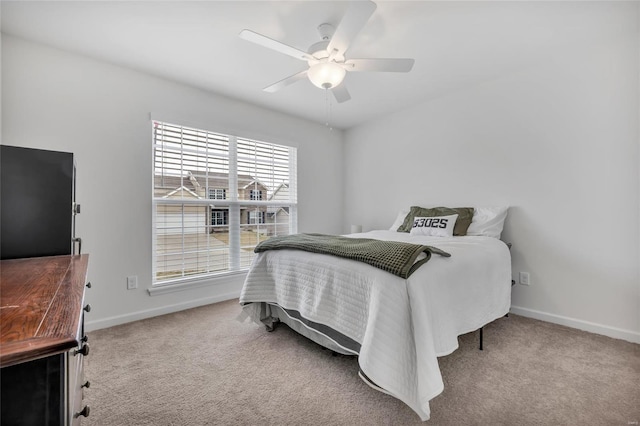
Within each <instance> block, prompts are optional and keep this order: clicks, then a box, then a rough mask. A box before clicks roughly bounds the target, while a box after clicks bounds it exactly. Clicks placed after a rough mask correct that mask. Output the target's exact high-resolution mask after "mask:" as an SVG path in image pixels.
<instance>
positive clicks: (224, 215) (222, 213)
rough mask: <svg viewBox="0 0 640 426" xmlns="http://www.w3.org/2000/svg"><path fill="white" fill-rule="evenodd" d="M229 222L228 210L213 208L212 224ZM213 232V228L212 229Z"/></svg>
mask: <svg viewBox="0 0 640 426" xmlns="http://www.w3.org/2000/svg"><path fill="white" fill-rule="evenodd" d="M228 224H229V211H228V210H214V209H211V226H225V225H228ZM211 231H212V232H213V229H212V230H211Z"/></svg>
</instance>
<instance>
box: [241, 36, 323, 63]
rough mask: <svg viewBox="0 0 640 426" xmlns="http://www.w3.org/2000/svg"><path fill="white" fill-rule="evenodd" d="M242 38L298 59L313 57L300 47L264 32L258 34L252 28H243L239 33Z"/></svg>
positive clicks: (305, 59)
mask: <svg viewBox="0 0 640 426" xmlns="http://www.w3.org/2000/svg"><path fill="white" fill-rule="evenodd" d="M239 36H240V38H242V39H245V40H247V41H250V42H252V43H255V44H259V45H260V46H264V47H266V48H268V49H272V50H275V51H276V52H280V53H284V54H285V55H288V56H292V57H294V58H297V59H301V60H303V61H307V60H309V59H313V57H312V56H311V55H309V54H308V53H307V52H303V51H302V50H300V49H296V48H295V47H291V46H289V45H286V44H284V43H281V42H279V41H277V40H274V39H272V38H269V37H267V36H264V35H262V34H258V33H256V32H253V31H251V30H242V31H240V34H239Z"/></svg>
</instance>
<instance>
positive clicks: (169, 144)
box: [152, 121, 297, 285]
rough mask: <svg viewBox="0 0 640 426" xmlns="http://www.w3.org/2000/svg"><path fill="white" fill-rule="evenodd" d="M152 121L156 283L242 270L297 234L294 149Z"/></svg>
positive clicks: (154, 274) (154, 279)
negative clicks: (278, 239) (274, 242)
mask: <svg viewBox="0 0 640 426" xmlns="http://www.w3.org/2000/svg"><path fill="white" fill-rule="evenodd" d="M152 124H153V148H154V149H153V162H154V167H153V170H154V171H153V173H154V174H153V182H154V185H153V195H152V200H153V281H154V285H163V284H170V283H174V282H176V281H179V280H184V279H187V278H198V277H210V276H215V275H217V274H225V273H233V272H239V271H243V270H246V269H247V268H248V267H249V265H250V264H251V261H252V259H253V256H254V253H253V249H254V248H255V246H256V245H257V244H258V243H259V242H261V241H264V240H266V239H268V238H270V237H272V236H274V235H286V234H290V233H295V232H297V194H296V185H297V182H296V173H297V171H296V149H295V148H291V147H286V146H282V145H276V144H272V143H268V142H262V141H256V140H251V139H245V138H241V137H239V136H235V135H224V134H220V133H214V132H210V131H207V130H200V129H195V128H190V127H184V126H179V125H175V124H169V123H164V122H159V121H153V122H152Z"/></svg>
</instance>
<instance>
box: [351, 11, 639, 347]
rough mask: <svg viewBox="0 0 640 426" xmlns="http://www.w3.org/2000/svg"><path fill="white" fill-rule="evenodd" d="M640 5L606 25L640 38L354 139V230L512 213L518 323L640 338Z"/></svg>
mask: <svg viewBox="0 0 640 426" xmlns="http://www.w3.org/2000/svg"><path fill="white" fill-rule="evenodd" d="M637 8H638V4H637V3H636V4H634V3H627V9H626V10H625V9H624V8H622V9H621V10H620V12H621V13H620V14H619V15H617V16H618V19H619V22H615V21H612V22H605V23H603V25H609V26H611V28H612V29H613V28H618V26H619V28H629V27H631V28H635V29H636V30H635V32H633V31H632V32H629V33H626V34H622V35H620V36H618V37H616V38H614V39H601V40H589V41H588V42H585V43H584V44H581V45H572V46H570V47H569V48H567V49H563V50H562V51H558V52H553V53H551V54H550V55H549V58H548V60H547V61H546V62H544V63H536V64H531V66H529V67H527V68H526V69H521V70H519V71H517V72H511V73H509V74H507V75H503V76H502V77H500V78H496V79H494V80H492V81H487V82H484V83H482V84H478V85H475V86H473V87H467V88H462V89H461V90H459V91H457V92H455V93H449V94H448V95H446V96H443V97H441V98H438V99H433V100H430V101H427V102H424V103H422V104H421V105H419V106H416V107H414V108H411V109H409V110H405V111H402V112H399V113H396V114H394V115H392V116H388V117H384V118H382V119H380V120H377V121H376V122H371V123H367V124H364V125H362V126H359V127H357V128H354V129H351V130H349V131H347V132H346V133H345V165H346V166H347V167H346V168H345V181H346V186H345V193H344V194H345V211H346V215H345V222H344V223H343V230H345V231H346V230H347V229H348V226H349V224H351V223H361V224H363V225H364V228H365V230H367V229H372V228H388V227H389V226H390V225H391V223H392V222H393V219H394V217H395V215H396V213H397V211H398V210H399V209H400V208H402V207H408V206H411V205H446V206H460V207H462V206H482V205H487V206H492V205H510V206H512V208H511V210H510V213H509V217H508V219H507V223H506V230H505V232H504V234H503V239H504V240H505V241H510V242H512V243H513V245H514V246H513V250H512V257H513V263H512V264H513V271H514V277H515V276H516V274H517V271H528V272H530V273H531V283H532V284H531V286H529V287H526V286H521V285H517V286H515V287H514V288H513V298H512V301H513V307H514V308H513V310H514V312H516V313H520V314H524V315H528V316H532V317H536V318H540V319H545V320H549V321H553V322H557V323H561V324H566V325H571V326H574V327H578V328H582V329H586V330H590V331H594V332H598V333H602V334H607V335H610V336H613V337H620V338H625V339H628V340H634V341H640V317H639V315H640V314H639V313H640V284H639V279H640V277H639V271H638V260H639V258H640V253H639V249H638V244H639V232H640V229H639V221H640V209H639V193H640V187H639V164H640V159H639V152H638V151H639V150H638V145H639V143H638V137H639V132H638V117H639V115H638V113H639V102H638V94H639V74H638V72H639V66H638V62H639V57H638V52H639V43H638V31H637V28H638V12H637ZM559 44H561V40H559Z"/></svg>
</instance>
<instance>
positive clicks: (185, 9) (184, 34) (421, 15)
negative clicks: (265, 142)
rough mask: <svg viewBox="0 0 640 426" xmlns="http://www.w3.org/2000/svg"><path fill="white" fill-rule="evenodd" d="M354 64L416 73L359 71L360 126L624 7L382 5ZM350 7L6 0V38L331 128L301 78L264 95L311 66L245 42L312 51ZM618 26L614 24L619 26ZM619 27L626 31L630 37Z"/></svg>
mask: <svg viewBox="0 0 640 426" xmlns="http://www.w3.org/2000/svg"><path fill="white" fill-rule="evenodd" d="M376 3H377V5H378V8H377V10H376V11H375V13H374V14H373V16H372V17H371V19H370V20H369V22H368V23H367V25H366V26H365V28H364V29H363V30H362V31H361V33H360V34H359V35H358V36H357V38H356V39H355V40H354V41H353V43H352V44H351V47H350V49H349V51H348V52H347V57H348V58H376V57H409V58H415V66H414V68H413V70H412V71H411V72H410V73H409V74H402V73H350V74H348V75H347V77H346V79H345V82H346V84H347V87H348V89H349V91H350V93H351V96H352V99H351V100H350V101H348V102H345V103H343V104H336V103H335V101H334V100H333V98H332V97H331V96H330V97H329V99H330V100H331V120H330V121H331V124H332V125H333V126H334V127H337V128H343V129H344V128H349V127H351V126H354V125H358V124H360V123H363V122H366V121H369V120H374V119H375V118H377V117H380V116H383V115H386V114H389V113H392V112H394V111H397V110H400V109H403V108H406V107H409V106H412V105H415V104H417V103H420V102H423V101H425V100H428V99H431V98H434V97H437V96H441V95H443V94H445V93H447V92H450V91H453V90H460V89H462V88H465V87H469V86H470V85H474V84H478V83H481V82H483V81H486V80H488V79H492V78H495V77H498V76H501V75H504V74H506V73H510V72H514V71H517V70H518V69H520V68H522V67H526V66H531V65H535V64H536V63H541V62H542V61H544V60H547V59H548V58H551V57H552V56H553V54H556V53H558V52H560V51H561V50H562V49H564V48H569V47H571V45H573V44H578V43H585V41H589V40H600V39H602V38H603V37H613V36H615V35H616V34H608V33H607V32H609V33H610V32H611V31H614V30H612V28H616V27H615V26H612V25H605V23H606V22H607V21H608V19H615V15H616V13H617V12H616V10H615V9H616V7H615V4H614V3H613V2H580V3H575V2H484V1H472V2H457V1H452V2H436V1H409V2H401V1H377V2H376ZM346 8H347V3H346V2H341V1H337V2H328V1H299V2H288V1H257V2H247V1H194V2H185V1H174V2H170V1H136V2H133V1H113V2H101V1H85V2H77V1H76V2H62V1H44V2H35V1H10V2H7V1H3V2H2V4H1V16H2V33H4V34H10V35H15V36H18V37H22V38H25V39H28V40H32V41H36V42H40V43H44V44H47V45H50V46H53V47H57V48H60V49H64V50H68V51H71V52H77V53H80V54H83V55H87V56H91V57H93V58H97V59H100V60H104V61H107V62H111V63H114V64H118V65H122V66H126V67H130V68H133V69H137V70H140V71H144V72H147V73H150V74H154V75H158V76H161V77H165V78H168V79H171V80H174V81H178V82H182V83H186V84H188V85H191V86H195V87H198V88H201V89H204V90H207V91H211V92H215V93H219V94H222V95H226V96H229V97H233V98H236V99H240V100H244V101H247V102H251V103H254V104H257V105H261V106H264V107H267V108H270V109H274V110H278V111H282V112H285V113H288V114H291V115H295V116H299V117H303V118H306V119H309V120H313V121H315V122H319V123H323V124H324V123H325V121H326V119H327V105H326V96H325V92H324V91H323V90H321V89H318V88H316V87H315V86H313V85H312V84H311V83H310V82H309V81H306V80H304V81H300V82H297V83H296V84H294V85H291V86H289V87H286V88H284V89H283V90H281V91H279V92H277V93H266V92H263V91H262V90H261V89H262V88H263V87H265V86H268V85H270V84H272V83H274V82H276V81H278V80H281V79H283V78H285V77H287V76H289V75H292V74H294V73H296V72H298V71H301V70H303V69H305V67H306V63H305V62H303V61H299V60H296V59H294V58H291V57H289V56H285V55H282V54H279V53H277V52H274V51H271V50H268V49H266V48H263V47H261V46H258V45H254V44H252V43H249V42H247V41H245V40H242V39H240V38H239V37H238V33H239V32H240V31H241V30H242V29H244V28H248V29H251V30H253V31H256V32H259V33H262V34H264V35H267V36H269V37H271V38H274V39H277V40H279V41H282V42H283V43H286V44H289V45H291V46H294V47H297V48H299V49H301V50H307V48H308V47H309V46H310V45H311V44H313V43H315V42H317V41H319V40H320V38H319V35H318V32H317V30H316V28H317V26H318V25H319V24H321V23H324V22H327V23H331V24H334V25H337V24H338V23H339V21H340V18H341V16H342V15H343V14H344V12H345V10H346ZM609 23H610V22H609ZM626 30H628V29H625V28H616V30H615V31H626Z"/></svg>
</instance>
